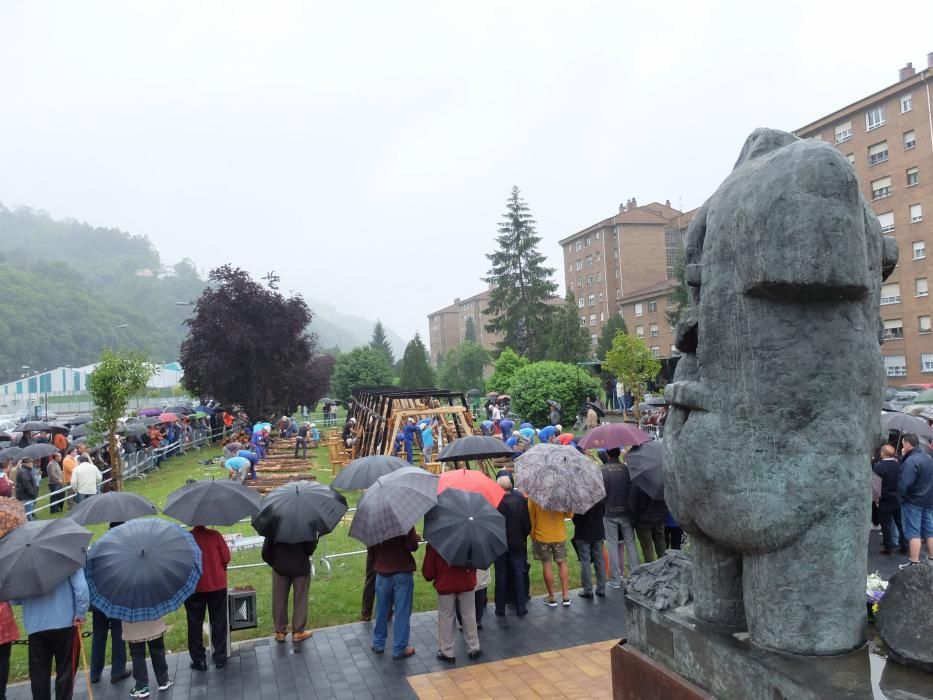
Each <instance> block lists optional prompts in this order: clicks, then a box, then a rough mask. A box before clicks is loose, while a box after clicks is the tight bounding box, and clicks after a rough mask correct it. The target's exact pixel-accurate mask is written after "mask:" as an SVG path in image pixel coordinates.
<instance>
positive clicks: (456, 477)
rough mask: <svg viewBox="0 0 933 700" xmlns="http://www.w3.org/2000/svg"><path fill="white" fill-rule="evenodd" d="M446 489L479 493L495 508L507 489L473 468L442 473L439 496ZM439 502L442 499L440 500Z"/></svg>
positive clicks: (439, 482)
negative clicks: (503, 488)
mask: <svg viewBox="0 0 933 700" xmlns="http://www.w3.org/2000/svg"><path fill="white" fill-rule="evenodd" d="M446 489H457V490H459V491H472V492H473V493H478V494H480V495H481V496H482V497H483V498H485V499H486V500H487V501H489V504H490V505H491V506H492V507H493V508H498V507H499V502H500V501H501V500H502V498H503V496H505V491H503V490H502V487H501V486H499V484H497V483H496V482H495V481H493V480H492V479H490V478H489V477H488V476H486V474H484V473H483V472H480V471H473V470H471V469H451V470H450V471H448V472H444V473H443V474H441V476H440V478H439V479H438V481H437V493H438V496H440V494H441V493H442V492H443V491H445V490H446ZM438 502H440V501H439V500H438ZM448 563H449V562H448ZM481 568H485V567H481Z"/></svg>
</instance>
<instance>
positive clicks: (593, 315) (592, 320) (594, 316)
mask: <svg viewBox="0 0 933 700" xmlns="http://www.w3.org/2000/svg"><path fill="white" fill-rule="evenodd" d="M590 325H591V326H595V325H596V314H590Z"/></svg>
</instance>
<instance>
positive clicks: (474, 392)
mask: <svg viewBox="0 0 933 700" xmlns="http://www.w3.org/2000/svg"><path fill="white" fill-rule="evenodd" d="M482 393H483V392H482V391H480V390H479V389H470V390H469V391H468V392H467V393H466V395H467V396H481V395H482Z"/></svg>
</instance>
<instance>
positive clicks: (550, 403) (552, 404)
mask: <svg viewBox="0 0 933 700" xmlns="http://www.w3.org/2000/svg"><path fill="white" fill-rule="evenodd" d="M547 405H548V406H550V407H551V408H556V409H557V410H558V411H559V410H561V408H560V404H559V403H557V402H556V401H555V400H554V399H548V400H547Z"/></svg>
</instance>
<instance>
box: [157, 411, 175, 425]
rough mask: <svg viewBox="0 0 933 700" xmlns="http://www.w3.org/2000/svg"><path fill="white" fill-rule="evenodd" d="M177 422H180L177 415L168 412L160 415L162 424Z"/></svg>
mask: <svg viewBox="0 0 933 700" xmlns="http://www.w3.org/2000/svg"><path fill="white" fill-rule="evenodd" d="M177 420H178V414H177V413H169V412H168V411H166V412H165V413H160V414H159V422H160V423H174V422H175V421H177Z"/></svg>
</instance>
